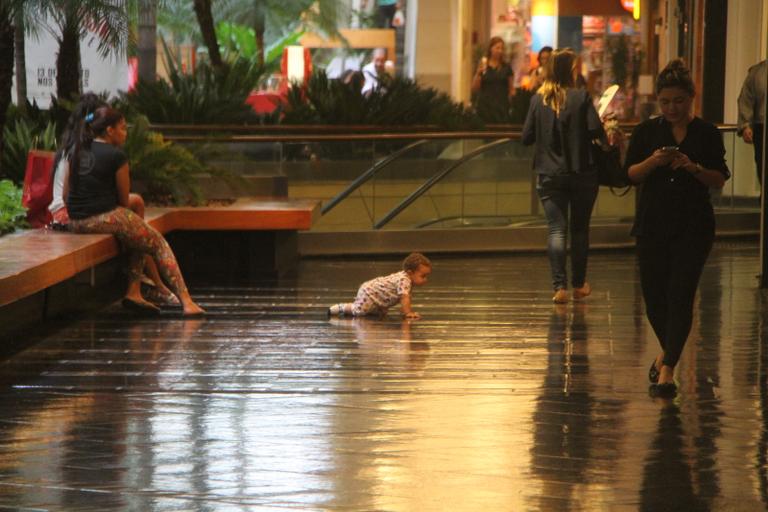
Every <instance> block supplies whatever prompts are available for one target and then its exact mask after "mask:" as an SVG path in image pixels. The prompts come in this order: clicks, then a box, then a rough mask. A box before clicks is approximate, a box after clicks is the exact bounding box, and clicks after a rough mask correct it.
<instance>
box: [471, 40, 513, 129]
mask: <svg viewBox="0 0 768 512" xmlns="http://www.w3.org/2000/svg"><path fill="white" fill-rule="evenodd" d="M472 92H473V93H475V94H477V115H479V116H480V118H481V119H482V120H483V121H485V122H490V123H505V122H509V98H510V97H511V96H513V95H514V94H515V85H514V75H513V73H512V68H511V67H509V64H507V63H506V62H505V61H504V40H503V39H502V38H500V37H493V38H491V41H490V43H488V51H487V53H486V55H485V57H483V59H482V60H481V61H480V64H479V65H478V66H477V72H476V73H475V76H474V78H473V79H472Z"/></svg>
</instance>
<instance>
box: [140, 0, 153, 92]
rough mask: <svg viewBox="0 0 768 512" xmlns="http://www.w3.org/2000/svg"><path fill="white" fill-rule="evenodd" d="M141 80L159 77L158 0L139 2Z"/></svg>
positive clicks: (141, 0) (146, 80)
mask: <svg viewBox="0 0 768 512" xmlns="http://www.w3.org/2000/svg"><path fill="white" fill-rule="evenodd" d="M137 53H138V58H139V80H142V81H145V82H154V81H155V80H156V79H157V0H140V2H139V40H138V52H137Z"/></svg>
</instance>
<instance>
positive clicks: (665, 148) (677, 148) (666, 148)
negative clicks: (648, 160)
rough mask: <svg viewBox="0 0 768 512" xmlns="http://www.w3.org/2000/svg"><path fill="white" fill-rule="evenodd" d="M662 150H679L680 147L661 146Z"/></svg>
mask: <svg viewBox="0 0 768 512" xmlns="http://www.w3.org/2000/svg"><path fill="white" fill-rule="evenodd" d="M661 150H662V151H665V152H668V151H679V150H680V148H679V147H677V146H664V147H662V148H661Z"/></svg>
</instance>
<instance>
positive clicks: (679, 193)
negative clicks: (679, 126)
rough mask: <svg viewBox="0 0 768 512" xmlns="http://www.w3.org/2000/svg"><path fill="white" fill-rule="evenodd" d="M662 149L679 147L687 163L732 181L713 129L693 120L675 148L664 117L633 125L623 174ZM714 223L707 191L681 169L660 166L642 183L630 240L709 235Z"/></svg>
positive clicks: (707, 124)
mask: <svg viewBox="0 0 768 512" xmlns="http://www.w3.org/2000/svg"><path fill="white" fill-rule="evenodd" d="M664 146H678V148H679V151H680V152H681V153H685V154H686V155H688V158H689V159H690V160H691V161H692V162H694V163H698V164H701V166H702V167H705V168H707V169H713V170H718V171H720V172H722V173H723V175H724V176H725V179H728V178H729V177H730V176H731V173H730V171H729V170H728V166H727V165H726V163H725V146H724V145H723V136H722V135H721V134H720V131H719V130H718V129H717V127H716V126H714V125H713V124H711V123H708V122H707V121H704V120H703V119H700V118H698V117H694V118H693V120H692V121H691V122H690V123H689V124H688V131H687V134H686V136H685V139H683V141H682V142H680V143H679V144H678V143H677V142H676V141H675V138H674V136H673V135H672V127H671V125H670V124H669V122H667V121H666V120H665V119H664V118H663V117H657V118H654V119H649V120H648V121H645V122H643V123H641V124H639V125H637V127H636V128H635V130H634V132H633V133H632V138H631V139H630V143H629V149H628V150H627V159H626V162H625V169H629V167H630V166H632V165H634V164H637V163H639V162H642V161H643V160H645V159H646V158H648V156H649V155H651V154H652V153H653V152H654V151H655V150H657V149H659V148H662V147H664ZM714 223H715V216H714V212H713V210H712V204H711V202H710V199H709V188H708V187H707V186H706V185H704V184H703V183H701V182H700V181H699V180H697V179H696V177H695V176H694V175H693V174H691V173H690V172H688V171H686V170H685V169H677V170H673V169H672V168H671V167H669V166H664V167H658V168H656V169H655V170H654V171H652V172H651V173H650V174H649V175H648V177H647V178H646V179H645V181H644V182H643V187H642V190H641V193H640V200H639V202H638V206H637V214H636V216H635V225H634V226H633V228H632V235H634V236H662V237H664V236H674V235H676V234H679V233H682V232H684V231H696V232H701V231H702V230H711V229H713V228H714Z"/></svg>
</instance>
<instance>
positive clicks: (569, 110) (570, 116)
mask: <svg viewBox="0 0 768 512" xmlns="http://www.w3.org/2000/svg"><path fill="white" fill-rule="evenodd" d="M604 138H605V131H604V130H603V125H602V123H601V122H600V117H599V116H598V115H597V111H596V110H595V106H594V105H593V103H592V98H591V97H590V95H589V93H588V92H587V91H586V90H584V89H576V88H571V89H568V90H567V92H566V98H565V106H564V108H562V109H560V115H559V116H557V115H555V111H554V110H552V108H551V107H549V106H547V105H545V104H544V100H543V98H542V96H541V95H540V94H539V93H536V94H534V95H533V97H532V98H531V104H530V106H529V107H528V115H527V116H526V118H525V124H524V125H523V138H522V141H523V144H525V145H526V146H530V145H531V144H534V143H535V144H536V152H535V154H534V157H533V168H534V169H535V170H536V172H537V173H538V174H544V175H548V176H554V175H558V174H568V173H574V172H590V171H592V172H594V165H593V162H592V157H591V152H590V147H591V145H592V140H593V139H601V140H602V139H604Z"/></svg>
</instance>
